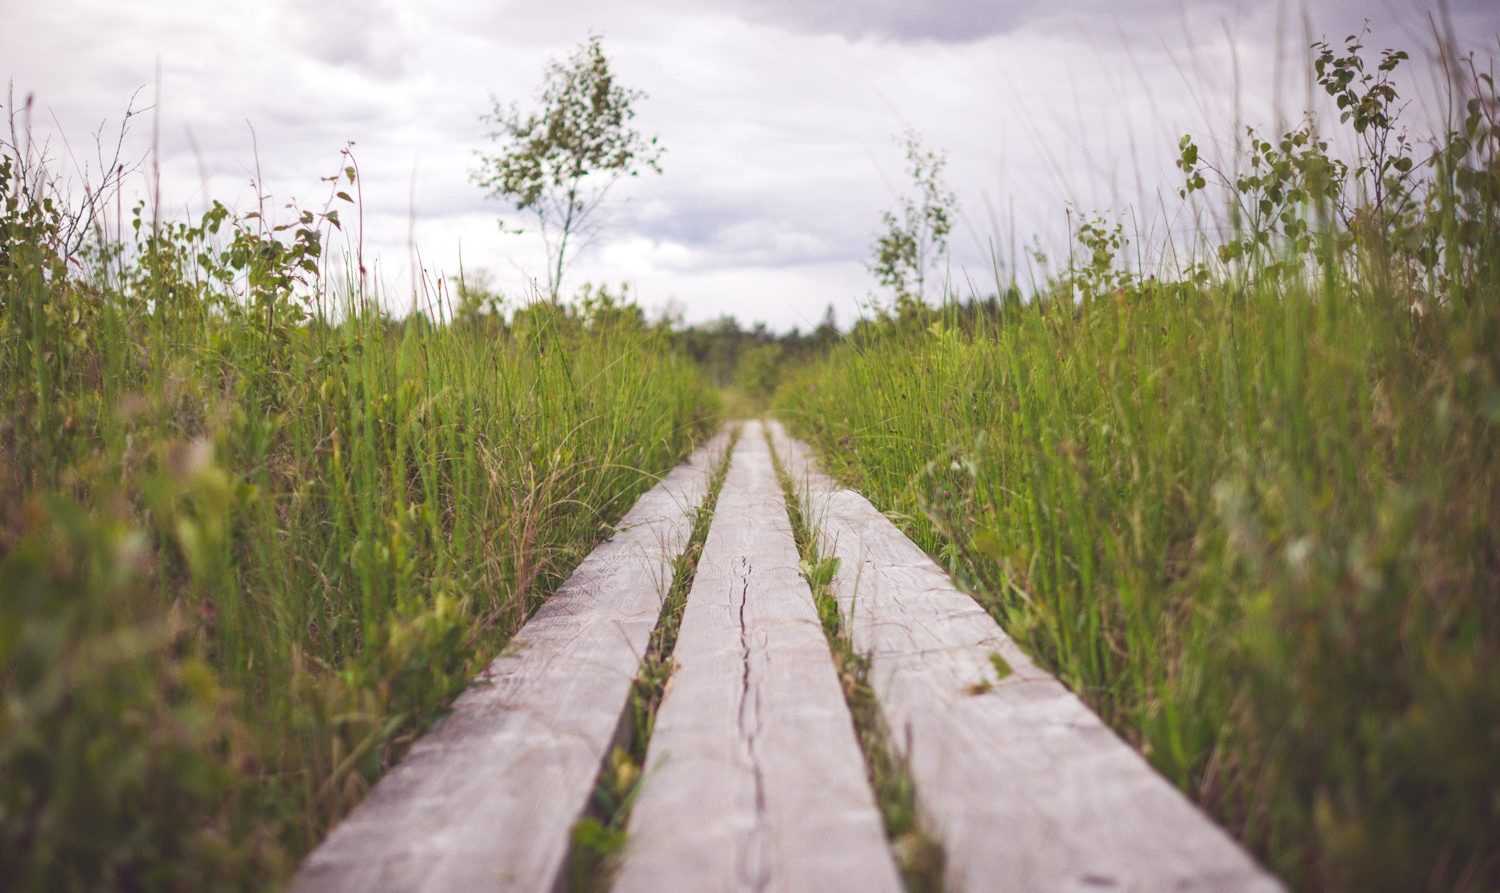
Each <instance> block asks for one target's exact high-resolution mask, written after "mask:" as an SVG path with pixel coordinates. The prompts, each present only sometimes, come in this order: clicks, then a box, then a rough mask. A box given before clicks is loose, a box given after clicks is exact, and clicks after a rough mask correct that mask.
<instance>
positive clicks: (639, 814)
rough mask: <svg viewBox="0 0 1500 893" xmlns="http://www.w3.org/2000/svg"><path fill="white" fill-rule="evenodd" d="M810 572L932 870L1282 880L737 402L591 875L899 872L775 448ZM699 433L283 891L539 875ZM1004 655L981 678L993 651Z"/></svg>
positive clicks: (605, 726) (581, 771) (877, 517)
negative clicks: (621, 792) (658, 679)
mask: <svg viewBox="0 0 1500 893" xmlns="http://www.w3.org/2000/svg"><path fill="white" fill-rule="evenodd" d="M767 433H769V435H770V437H769V440H770V441H771V443H774V445H775V450H776V453H777V455H778V457H779V459H780V461H781V462H782V464H783V465H784V467H785V468H786V469H787V470H788V471H789V472H790V473H791V475H792V477H793V479H794V480H795V481H796V482H797V483H798V488H799V491H800V492H799V495H800V497H801V501H802V502H803V509H804V517H806V518H808V519H809V523H810V524H811V525H813V527H814V528H815V533H816V535H817V536H818V538H819V540H820V542H821V544H822V550H823V552H824V553H825V554H834V555H837V556H838V557H839V559H840V567H839V571H838V573H837V575H836V576H835V579H834V581H833V588H834V592H835V595H836V597H837V600H838V602H839V605H840V608H841V610H842V612H843V615H844V622H845V629H846V630H847V631H848V632H849V634H850V636H851V638H852V640H853V643H854V645H855V648H856V649H857V650H858V651H860V652H861V653H866V654H868V655H869V658H870V670H871V683H872V686H873V688H874V691H875V694H876V696H877V699H878V701H879V704H880V709H881V711H882V713H883V715H884V718H885V720H886V722H887V724H888V725H889V727H890V728H891V729H893V730H895V732H896V735H895V737H896V738H897V739H898V743H899V744H902V746H903V747H906V746H909V747H910V750H911V752H910V753H909V755H908V757H909V762H910V771H911V775H912V779H913V781H914V783H915V788H916V796H917V802H918V806H919V808H920V810H921V811H922V813H923V816H924V818H925V820H926V821H927V823H928V824H929V825H930V826H931V828H932V830H933V831H934V832H935V835H936V837H937V842H938V843H939V844H940V845H941V846H942V847H943V848H944V850H945V852H946V854H947V863H946V864H947V873H946V876H945V878H944V881H945V885H946V888H947V889H948V890H975V891H977V890H1001V891H1011V890H1014V891H1033V890H1035V891H1091V890H1098V891H1108V890H1121V891H1123V890H1129V891H1157V890H1162V891H1167V890H1174V891H1175V890H1202V891H1210V890H1212V891H1220V890H1222V891H1254V893H1272V891H1278V890H1280V889H1281V887H1280V885H1279V884H1278V883H1277V882H1276V881H1275V880H1274V879H1273V878H1271V877H1270V876H1269V875H1267V874H1265V873H1264V871H1262V870H1261V869H1260V868H1259V867H1258V866H1257V865H1256V864H1255V863H1254V861H1253V860H1251V859H1250V858H1249V857H1248V856H1247V855H1246V854H1245V853H1244V852H1243V851H1242V850H1240V849H1239V847H1238V846H1237V845H1236V844H1235V843H1234V842H1233V841H1232V840H1230V839H1229V838H1228V837H1227V836H1226V835H1225V834H1224V833H1223V832H1222V831H1220V830H1219V829H1218V828H1217V827H1216V826H1214V825H1213V823H1212V822H1210V821H1209V820H1208V819H1207V818H1206V817H1205V816H1203V815H1202V814H1201V813H1200V812H1199V811H1198V810H1197V809H1196V808H1195V807H1194V806H1193V805H1192V804H1190V803H1189V802H1188V801H1187V800H1186V799H1185V798H1183V797H1182V795H1181V794H1179V793H1178V792H1177V791H1176V789H1174V788H1173V787H1172V786H1171V785H1170V784H1168V783H1167V782H1166V781H1165V780H1163V779H1162V778H1161V777H1160V776H1158V775H1156V773H1155V772H1153V771H1152V769H1151V768H1150V766H1149V765H1147V763H1146V762H1145V761H1144V760H1143V759H1142V758H1141V757H1140V756H1139V755H1138V754H1136V753H1135V752H1134V751H1133V750H1131V749H1130V748H1129V747H1128V746H1127V745H1126V744H1125V743H1124V742H1122V741H1121V740H1120V739H1119V738H1117V737H1116V736H1115V735H1114V734H1113V733H1112V732H1111V731H1110V730H1109V729H1108V728H1106V727H1105V726H1104V725H1103V724H1102V723H1101V722H1100V721H1099V719H1098V718H1097V717H1095V716H1094V715H1093V714H1092V713H1091V712H1090V711H1089V710H1088V709H1087V707H1085V706H1084V705H1083V704H1082V702H1080V701H1079V700H1078V699H1077V698H1076V697H1075V696H1073V695H1072V693H1070V692H1069V691H1068V690H1067V689H1066V688H1065V687H1064V686H1063V685H1061V684H1060V683H1059V682H1057V680H1055V679H1054V678H1052V677H1051V676H1050V675H1048V674H1047V673H1045V672H1044V671H1042V670H1041V669H1039V668H1038V667H1036V666H1035V665H1034V664H1033V663H1032V662H1031V661H1030V660H1029V659H1028V658H1027V657H1026V655H1025V654H1024V653H1023V652H1021V650H1020V649H1019V648H1017V647H1016V645H1015V644H1014V643H1013V642H1011V640H1010V639H1009V638H1008V637H1006V636H1005V634H1004V633H1003V632H1002V631H1001V630H1000V628H999V627H998V626H997V625H996V624H995V622H994V621H993V620H992V619H991V618H990V617H989V615H988V614H986V613H985V612H984V611H983V610H982V609H980V608H979V606H978V605H977V604H976V603H975V602H974V601H973V600H972V599H971V598H970V597H969V596H968V595H966V594H964V593H962V592H960V591H958V590H957V589H956V588H955V587H954V585H953V583H952V582H951V580H949V578H948V577H947V575H946V574H944V573H943V572H942V570H941V569H940V568H938V567H937V565H935V564H934V563H933V562H932V561H931V559H929V558H928V557H927V556H926V555H925V554H923V553H922V551H921V550H920V549H918V548H917V547H916V546H915V545H914V544H912V543H911V542H910V540H908V539H906V537H904V536H903V535H902V534H901V533H900V531H899V530H897V529H896V528H895V526H894V525H892V524H891V523H890V522H889V521H888V520H887V519H886V518H885V517H884V516H883V515H881V514H880V513H879V512H878V511H877V510H876V509H875V508H874V507H873V506H872V505H870V503H869V502H868V501H866V500H865V499H864V498H863V497H861V496H859V495H858V494H856V493H853V492H851V491H849V490H847V489H843V488H840V487H838V486H837V485H836V484H835V483H833V482H832V481H831V480H829V479H828V478H827V477H825V476H824V475H822V474H821V473H820V472H818V470H817V468H816V465H815V463H814V461H813V459H812V458H811V455H810V453H809V452H808V451H807V449H806V448H805V447H803V446H802V445H801V444H799V443H797V442H795V441H793V440H791V439H790V438H788V437H787V436H786V433H785V432H784V431H783V430H782V429H781V427H780V426H779V425H777V424H776V423H774V422H773V423H770V424H769V427H768V428H767V427H763V426H762V425H761V424H760V423H757V422H751V423H746V424H745V425H744V426H743V430H742V431H741V436H740V438H739V440H738V441H737V443H736V445H735V448H734V450H733V453H732V455H731V456H730V457H729V459H728V461H729V462H730V465H729V468H728V473H727V476H726V477H725V480H724V485H723V489H722V491H721V492H720V494H719V498H718V503H717V508H716V510H715V512H714V517H713V521H712V524H711V526H710V528H709V533H708V538H707V540H706V542H705V543H704V550H703V554H702V557H701V558H700V560H699V563H698V568H697V571H696V574H695V576H694V580H693V585H692V587H691V589H690V591H689V593H688V599H687V605H686V608H685V610H684V612H683V617H682V624H681V628H680V630H679V635H678V641H677V646H676V650H675V652H674V659H675V663H676V669H675V671H674V673H673V675H672V677H671V679H670V681H669V683H668V686H667V690H666V694H665V697H664V698H663V701H662V704H661V707H660V710H659V712H658V715H657V719H656V723H655V727H654V729H653V730H652V735H651V738H650V741H649V745H648V750H647V755H646V765H645V771H644V775H643V778H642V781H641V783H640V786H639V788H638V792H637V794H636V797H635V800H634V804H633V808H632V811H631V814H630V818H629V824H628V826H627V831H628V841H627V845H626V849H625V851H624V853H623V854H622V856H621V857H620V859H619V860H618V865H617V871H616V873H615V876H614V877H613V878H611V879H610V883H611V884H612V886H613V888H614V889H617V890H621V891H657V890H691V891H700V890H706V891H715V890H726V891H728V890H747V891H751V890H753V891H759V890H785V891H800V890H811V891H817V893H823V891H838V890H860V891H864V890H873V891H886V890H897V889H900V886H901V882H900V878H899V877H898V875H897V872H896V867H895V862H894V860H893V858H892V855H891V848H890V846H889V844H888V843H887V841H886V840H885V838H884V835H883V833H882V828H881V823H880V817H879V814H878V813H877V811H876V805H875V802H874V797H873V795H872V793H871V790H870V786H869V784H868V782H867V780H866V771H865V767H864V764H863V757H862V756H861V754H860V751H859V748H858V745H857V743H856V738H855V735H854V730H853V727H852V721H851V719H850V715H849V712H848V710H847V708H846V706H845V704H844V701H843V695H842V693H841V690H840V686H839V682H838V680H837V678H836V675H835V670H834V666H833V663H832V660H831V658H830V655H829V650H828V646H827V643H826V641H825V639H824V636H823V632H822V629H821V628H820V625H819V623H818V619H817V615H816V611H815V609H814V606H813V602H812V594H811V592H810V591H809V589H808V587H807V584H806V583H805V581H803V580H802V578H801V577H800V575H799V572H798V565H799V555H798V552H797V548H796V544H795V543H794V541H793V538H792V534H791V529H790V523H789V521H788V517H787V506H786V505H785V502H784V498H783V494H782V491H781V488H780V485H779V483H778V481H777V479H776V476H775V474H774V472H773V469H772V462H771V456H772V453H771V449H770V446H769V445H768V442H767V441H768V438H767V436H766V434H767ZM727 442H728V441H727V439H726V436H725V435H720V436H719V437H718V438H716V439H715V440H714V441H713V442H712V443H710V444H709V445H708V446H705V447H704V448H703V449H701V450H699V451H698V452H697V453H696V454H695V455H694V456H693V457H692V458H691V459H690V460H689V461H688V462H687V463H685V464H684V465H683V466H682V467H680V468H678V469H677V470H675V471H674V472H673V473H672V474H671V475H669V476H668V477H667V478H666V479H665V480H664V481H662V483H661V484H660V485H658V486H657V487H656V488H654V489H653V490H651V491H650V492H649V493H647V494H646V496H644V497H642V499H641V501H640V503H638V504H637V505H636V507H635V508H634V509H632V510H631V512H630V514H629V515H627V516H626V519H625V521H623V522H622V524H621V528H620V531H619V532H618V533H617V534H616V535H615V536H614V537H613V538H611V539H610V540H609V541H607V542H606V543H604V544H602V545H601V546H600V547H599V549H598V550H596V551H595V552H594V553H593V554H591V555H590V556H589V558H588V559H586V560H585V561H584V562H583V564H582V565H580V566H579V568H578V570H577V571H576V572H575V573H574V575H573V577H572V578H570V579H569V580H568V582H567V583H566V584H565V585H564V586H563V587H562V589H560V590H559V592H558V593H557V594H556V595H554V596H553V597H552V598H551V599H550V600H549V601H548V602H547V603H546V604H545V605H544V606H543V607H542V609H541V610H540V611H538V612H537V614H536V616H535V617H533V618H532V620H531V621H530V622H529V623H527V625H526V626H525V627H524V628H523V629H522V631H521V632H520V633H519V634H518V635H517V637H516V640H515V642H514V643H513V645H512V647H511V648H508V649H507V651H506V653H505V654H504V655H502V656H501V657H500V658H498V659H497V660H496V661H495V662H494V664H493V665H492V666H491V667H490V668H489V669H488V670H486V671H485V673H484V674H482V675H481V676H480V677H479V678H478V679H476V680H475V682H474V684H473V685H472V686H471V687H470V689H469V691H467V692H466V693H465V694H464V695H463V696H462V697H460V698H459V699H458V701H457V702H456V703H455V705H454V709H453V712H452V714H451V715H450V716H448V717H447V718H446V719H444V720H443V721H442V722H440V723H439V724H438V725H437V726H435V727H434V729H433V731H432V732H430V733H429V734H428V735H427V736H426V737H424V738H423V739H422V740H421V741H420V742H418V744H417V745H416V746H414V747H413V749H412V751H411V752H410V753H409V754H408V755H407V757H406V759H404V760H403V761H402V762H401V764H400V765H398V766H397V767H396V768H395V769H394V770H392V771H391V772H390V773H389V774H388V775H387V776H386V778H384V779H383V780H382V781H381V782H380V783H379V784H378V785H377V786H376V787H375V789H374V790H373V791H372V792H371V794H370V796H369V797H368V798H367V799H366V801H365V803H364V804H362V805H361V806H360V807H359V808H358V809H356V810H355V812H354V813H353V814H351V815H350V816H349V818H348V819H346V820H345V821H344V823H343V824H341V825H340V826H339V827H338V828H336V829H335V830H334V832H333V833H332V834H331V835H329V837H328V839H327V840H326V841H325V842H324V843H323V845H322V846H320V847H319V848H318V849H317V850H316V851H314V853H313V854H312V856H310V857H309V858H308V860H307V862H306V863H305V864H304V866H303V868H302V871H301V872H300V873H299V874H298V875H297V877H296V879H295V881H294V884H293V887H294V889H296V890H298V891H321V890H339V891H342V890H431V891H438V890H462V891H468V890H471V889H472V890H480V889H483V890H492V889H503V890H547V889H556V888H559V887H561V886H562V885H563V884H565V882H566V872H565V871H564V869H565V862H566V860H567V857H568V848H569V832H570V828H571V827H572V825H573V824H574V822H575V821H576V820H577V819H578V818H579V817H580V816H581V815H582V813H583V811H584V809H585V807H586V805H587V803H588V800H589V796H590V793H591V788H592V785H593V784H594V780H595V778H596V775H597V773H598V771H599V767H600V764H601V761H603V760H604V758H605V755H606V754H607V753H608V751H609V749H610V747H611V746H612V744H613V743H614V742H615V741H616V740H617V737H618V735H619V733H620V730H621V723H622V718H623V717H624V716H625V715H626V707H627V701H628V698H629V690H630V684H631V680H632V679H633V678H634V676H635V674H636V672H637V669H638V667H639V663H640V659H641V656H642V655H643V654H644V651H645V647H646V642H647V639H648V637H649V635H650V631H651V629H652V628H653V626H654V625H655V624H656V622H657V618H658V615H659V614H660V605H661V599H662V597H663V594H664V593H665V591H666V586H667V585H668V584H669V582H670V575H671V565H672V562H673V560H674V559H675V558H676V556H677V555H678V554H679V553H680V552H681V550H682V549H683V548H684V546H685V544H686V543H687V541H688V537H689V534H690V531H691V526H692V514H693V512H694V510H695V509H696V507H697V506H698V505H699V504H700V503H701V502H702V501H703V499H704V496H705V494H706V492H707V489H708V482H709V479H710V476H711V472H712V470H713V468H714V466H715V464H716V461H717V460H718V458H719V457H720V456H722V455H723V451H724V447H725V445H726V444H727ZM994 655H998V656H999V657H1000V658H1001V659H1002V660H1003V662H1004V664H1006V665H1008V666H1009V667H1010V668H1011V669H1012V671H1013V672H1011V673H1010V674H1008V675H1005V676H1004V677H1003V678H1001V675H1000V674H999V673H997V671H996V668H995V663H994V660H993V656H994Z"/></svg>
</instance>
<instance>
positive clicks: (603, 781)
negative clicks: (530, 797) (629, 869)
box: [567, 429, 740, 893]
mask: <svg viewBox="0 0 1500 893" xmlns="http://www.w3.org/2000/svg"><path fill="white" fill-rule="evenodd" d="M739 439H740V432H739V430H738V429H736V430H735V431H733V432H731V433H730V435H729V442H728V443H727V444H726V445H725V447H724V452H723V453H722V454H721V455H720V456H719V458H718V461H717V463H716V464H715V466H714V471H713V476H712V480H711V481H710V483H709V487H708V493H707V495H706V496H704V498H703V504H702V505H700V506H699V507H698V512H697V515H696V517H694V519H693V533H692V536H691V537H690V538H689V540H688V544H687V546H686V547H685V548H684V549H683V551H682V554H681V555H679V556H678V557H677V560H676V562H675V563H674V564H673V568H672V585H671V587H670V588H669V589H668V590H667V596H666V598H665V599H664V600H663V601H662V606H661V614H660V615H659V616H658V617H657V620H656V626H655V628H653V629H652V631H651V639H650V641H649V642H648V644H647V646H646V654H645V656H644V658H642V660H641V667H640V670H639V671H638V672H637V674H636V677H635V683H634V684H633V685H632V686H631V689H630V703H629V704H628V705H627V708H626V711H627V712H626V714H625V716H624V717H622V720H621V722H622V726H623V727H622V729H621V733H620V736H619V737H622V738H624V739H625V746H619V745H617V746H615V747H614V748H612V749H611V750H610V753H609V755H608V757H607V758H606V759H605V762H604V764H603V765H602V766H600V767H599V775H598V778H597V779H596V780H595V782H594V794H593V798H592V800H590V802H589V805H588V808H587V809H586V810H585V811H584V815H583V817H582V818H581V819H579V820H578V822H577V823H576V824H575V825H574V826H573V838H572V847H571V849H570V852H569V855H568V860H567V861H568V865H567V871H568V886H569V889H570V890H574V891H580V893H584V891H600V893H602V891H604V890H607V889H608V888H609V881H610V879H611V878H612V876H613V874H614V871H615V869H616V868H617V867H618V866H617V864H616V862H617V860H618V858H619V856H620V854H621V853H622V852H623V851H624V849H625V844H626V839H627V837H626V825H627V824H628V822H629V820H630V808H631V806H632V804H634V802H635V798H636V795H637V793H638V792H639V791H640V786H641V785H642V784H643V783H644V782H645V780H646V779H645V777H644V776H643V774H642V771H641V769H642V767H643V766H645V765H646V748H647V746H648V745H649V744H650V741H651V730H652V728H653V726H654V725H655V722H656V713H657V710H658V709H660V707H661V701H662V696H663V695H665V694H666V691H667V682H668V681H669V680H670V679H671V678H672V673H673V671H674V670H675V669H676V664H675V663H674V662H673V660H672V651H673V650H674V649H675V648H676V646H677V632H678V630H679V629H680V628H681V626H682V613H683V611H684V610H685V609H686V608H687V597H688V592H689V591H690V590H691V589H692V588H693V576H694V574H695V573H696V572H697V570H698V558H699V557H700V556H701V555H702V554H703V543H704V541H705V540H706V539H708V528H709V526H710V525H711V524H712V523H713V516H714V508H715V506H716V505H717V504H718V501H719V491H720V490H722V489H723V488H724V478H725V477H726V476H727V475H728V474H729V462H730V457H731V456H732V455H733V454H734V446H735V444H736V443H738V442H739Z"/></svg>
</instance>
